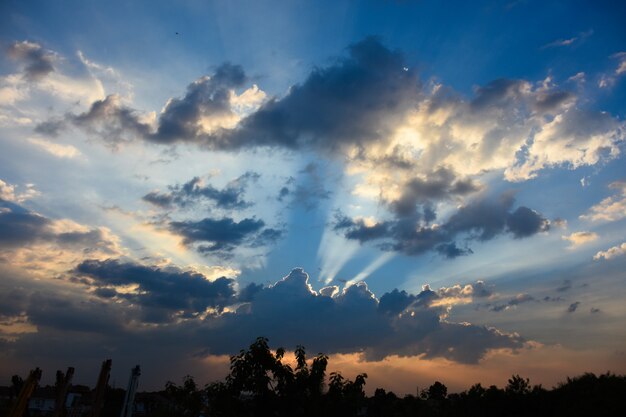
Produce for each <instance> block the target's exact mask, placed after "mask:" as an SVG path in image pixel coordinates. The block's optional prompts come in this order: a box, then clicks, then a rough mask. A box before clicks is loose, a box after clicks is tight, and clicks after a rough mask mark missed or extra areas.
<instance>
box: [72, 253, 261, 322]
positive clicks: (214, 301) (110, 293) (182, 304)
mask: <svg viewBox="0 0 626 417" xmlns="http://www.w3.org/2000/svg"><path fill="white" fill-rule="evenodd" d="M73 273H74V274H75V275H76V276H77V277H82V278H89V279H90V280H91V282H90V284H91V285H93V286H95V287H97V288H96V291H95V294H96V295H97V296H99V297H102V298H113V297H117V298H118V299H124V300H128V301H129V302H131V303H133V304H135V305H140V306H142V307H143V308H144V309H146V310H147V311H148V312H149V313H152V316H151V317H159V318H160V319H165V318H168V319H169V318H171V316H172V315H174V314H175V313H176V314H178V315H180V314H182V315H183V316H192V315H194V314H201V313H203V312H204V311H205V310H206V309H207V308H209V307H211V308H215V309H218V310H221V309H223V308H224V307H225V306H228V305H231V304H233V303H234V302H235V290H234V284H235V281H234V280H232V279H230V278H224V277H222V278H217V279H216V280H213V281H210V280H208V279H207V277H206V276H204V275H202V274H200V273H198V272H189V271H183V270H180V269H178V268H175V267H167V268H159V267H156V266H146V265H141V264H137V263H131V262H121V261H119V260H117V259H108V260H104V261H99V260H87V261H83V262H81V263H80V264H79V265H78V266H76V268H75V269H74V271H73ZM129 285H130V286H133V285H134V286H137V289H136V290H135V291H132V292H125V291H124V292H120V291H117V290H116V289H115V288H116V287H124V286H129ZM247 291H248V293H249V292H250V291H252V290H251V289H248V290H247ZM152 309H156V310H157V311H151V310H152ZM164 310H165V311H164ZM154 313H161V314H158V315H156V314H154ZM153 320H154V318H153ZM158 321H160V320H158Z"/></svg>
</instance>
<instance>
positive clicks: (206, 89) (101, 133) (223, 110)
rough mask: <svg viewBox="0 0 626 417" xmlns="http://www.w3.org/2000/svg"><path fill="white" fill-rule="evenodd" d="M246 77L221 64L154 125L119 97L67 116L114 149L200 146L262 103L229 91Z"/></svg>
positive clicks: (248, 93) (255, 96)
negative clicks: (142, 144)
mask: <svg viewBox="0 0 626 417" xmlns="http://www.w3.org/2000/svg"><path fill="white" fill-rule="evenodd" d="M246 80H247V77H246V75H245V73H244V72H243V70H242V69H241V67H240V66H238V65H231V64H228V63H226V64H222V65H221V66H220V67H218V68H217V69H216V71H215V73H214V74H213V75H211V76H204V77H201V78H199V79H198V80H196V81H194V82H193V83H191V84H189V86H188V87H187V91H186V93H185V95H184V96H183V97H182V98H171V99H170V100H168V102H167V103H166V104H165V107H164V108H163V110H162V111H161V113H160V114H159V116H158V119H157V120H156V121H153V120H150V118H149V117H147V116H142V115H140V113H139V112H137V111H136V110H134V109H132V108H130V107H129V106H128V105H126V104H125V103H124V101H123V100H122V98H121V97H120V96H119V95H115V94H112V95H108V96H107V97H106V98H104V99H101V100H97V101H95V102H93V103H92V104H91V107H90V108H89V110H88V111H86V112H84V113H81V114H78V115H68V117H67V119H68V120H69V121H70V122H71V123H73V124H74V125H76V126H77V127H79V128H82V129H84V130H86V131H87V132H89V133H91V134H92V135H95V136H98V137H100V138H102V139H103V140H104V141H105V142H106V143H108V144H110V145H111V146H113V147H116V146H118V145H120V144H121V143H124V142H129V141H131V140H134V139H135V138H141V139H144V140H146V141H149V142H154V143H159V144H172V143H176V142H195V143H199V144H201V143H202V142H204V141H206V138H207V137H210V136H211V135H212V134H213V133H214V132H216V131H222V130H224V129H226V128H232V127H233V126H235V125H236V124H237V123H238V122H239V120H240V119H241V113H242V112H249V111H250V108H256V107H258V106H259V105H260V103H261V102H262V101H263V100H264V99H265V94H264V93H263V92H262V91H260V90H259V89H258V87H256V86H253V87H251V88H249V89H247V90H245V91H244V92H243V93H241V94H240V95H237V94H236V93H235V89H236V88H239V87H241V86H242V85H243V83H244V82H245V81H246Z"/></svg>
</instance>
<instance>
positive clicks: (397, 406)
mask: <svg viewBox="0 0 626 417" xmlns="http://www.w3.org/2000/svg"><path fill="white" fill-rule="evenodd" d="M284 356H285V350H284V349H283V348H279V349H276V350H275V351H272V350H271V349H270V347H269V343H268V340H267V339H265V338H262V337H261V338H258V339H256V340H255V341H254V343H252V344H251V345H250V346H249V347H248V349H245V350H241V351H240V352H239V353H238V354H237V355H233V356H231V358H230V373H229V374H228V376H227V377H226V378H225V379H224V380H223V381H218V382H213V383H211V384H208V385H206V386H205V387H203V388H201V387H199V386H198V384H197V383H196V381H195V380H194V378H193V377H192V376H189V375H187V376H186V377H184V378H183V381H182V384H181V385H178V384H176V383H174V382H171V381H168V382H167V383H166V385H165V389H164V390H163V391H160V392H153V393H138V395H137V400H136V402H140V403H141V404H142V410H143V413H142V414H141V415H142V416H151V417H199V416H207V417H208V416H210V417H231V416H237V417H255V416H260V417H266V416H267V417H270V416H271V417H274V416H275V417H282V416H285V417H287V416H289V417H313V416H316V417H317V416H325V417H326V416H327V417H352V416H354V417H356V416H358V417H404V416H407V417H408V416H413V417H414V416H419V417H456V416H459V417H479V416H480V417H526V416H539V417H541V416H557V417H559V416H563V417H565V416H567V417H578V416H602V417H613V416H615V417H617V416H619V417H624V416H626V376H619V375H614V374H610V373H607V374H604V375H600V376H596V375H594V374H592V373H586V374H584V375H581V376H578V377H575V378H567V380H566V381H565V382H563V383H560V384H559V385H558V386H557V387H555V388H553V389H551V390H547V389H544V388H543V387H542V386H541V385H534V386H533V385H531V383H530V380H529V379H528V378H523V377H521V376H520V375H512V376H511V378H510V379H509V380H508V383H507V385H506V386H505V387H504V388H498V387H496V386H495V385H491V386H489V387H488V388H485V387H483V386H482V385H481V384H479V383H478V384H474V385H472V386H471V387H470V388H469V389H468V390H467V391H463V392H460V393H448V388H447V387H446V386H445V385H444V384H443V383H442V382H440V381H435V382H434V383H433V384H432V385H431V386H429V387H428V388H427V389H423V390H422V391H421V392H419V395H417V396H415V395H406V396H404V397H398V396H397V395H396V394H394V393H393V392H388V391H385V390H384V389H382V388H377V389H376V390H375V391H374V394H373V395H372V396H371V397H367V396H366V395H365V392H364V387H365V383H366V380H367V374H364V373H362V374H359V375H357V376H356V377H355V378H354V380H350V379H347V378H345V377H344V376H343V375H342V374H341V373H340V372H332V373H330V375H329V376H328V379H327V378H326V368H327V366H328V357H327V356H326V355H323V354H321V353H320V354H318V355H317V356H315V357H313V358H312V359H307V356H306V351H305V348H304V347H303V346H296V348H295V351H294V356H295V361H293V362H290V361H285V358H284ZM289 363H292V364H293V366H292V365H290V364H289ZM57 380H58V378H57ZM11 383H12V386H11V387H4V388H6V392H13V391H15V390H16V388H19V387H20V386H21V384H23V381H22V380H21V378H20V377H19V376H17V375H16V376H14V377H13V378H12V380H11ZM326 384H327V385H326ZM57 385H58V384H57ZM44 388H47V389H49V390H52V391H53V388H54V387H44ZM83 388H84V389H83V390H82V391H83V392H85V391H87V392H88V391H89V389H88V388H87V387H83ZM123 398H124V390H121V389H112V388H110V387H109V388H108V389H107V391H106V396H105V405H104V409H103V414H102V415H103V416H113V417H115V416H118V415H119V411H120V409H121V405H122V401H123ZM9 405H10V400H9V401H5V402H4V403H0V411H4V412H6V410H8V407H9ZM137 415H139V414H137Z"/></svg>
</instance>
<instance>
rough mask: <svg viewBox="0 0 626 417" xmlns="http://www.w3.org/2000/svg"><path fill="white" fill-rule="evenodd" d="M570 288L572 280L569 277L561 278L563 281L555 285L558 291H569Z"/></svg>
mask: <svg viewBox="0 0 626 417" xmlns="http://www.w3.org/2000/svg"><path fill="white" fill-rule="evenodd" d="M571 288H572V281H571V280H569V279H565V280H563V283H562V284H561V285H559V286H558V287H557V289H556V290H557V291H558V292H565V291H569V290H570V289H571Z"/></svg>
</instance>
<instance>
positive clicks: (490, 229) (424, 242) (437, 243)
mask: <svg viewBox="0 0 626 417" xmlns="http://www.w3.org/2000/svg"><path fill="white" fill-rule="evenodd" d="M514 202H515V199H514V198H513V196H512V195H511V194H510V193H505V194H502V195H501V196H500V197H499V198H496V199H492V198H484V197H483V198H478V199H475V200H473V201H471V202H470V203H469V204H467V205H465V206H463V207H461V208H460V209H458V210H457V212H456V213H454V214H453V215H452V216H451V217H450V218H449V219H448V221H447V222H444V223H443V224H441V225H438V226H429V225H427V224H424V223H423V222H422V221H421V220H422V219H421V216H419V215H414V216H411V217H404V218H399V219H396V220H387V221H381V222H379V223H376V224H374V225H371V224H366V223H365V222H364V221H363V220H361V219H355V220H353V219H350V218H348V217H346V216H343V215H341V214H339V215H338V216H337V217H336V219H335V223H334V229H335V230H336V231H340V232H342V233H343V235H344V236H345V237H346V238H347V239H351V240H358V241H359V242H361V243H364V242H367V241H370V240H383V241H384V243H382V244H381V245H380V247H381V248H382V249H385V250H393V251H399V252H402V253H405V254H407V255H420V254H422V253H424V252H427V251H430V250H435V251H437V252H439V253H440V254H442V255H443V256H446V257H448V258H454V257H456V256H460V255H467V254H471V253H472V250H471V249H470V248H469V247H466V246H464V247H459V245H458V244H457V243H456V241H455V239H457V238H458V237H460V236H465V240H466V241H471V240H478V241H487V240H490V239H493V238H494V237H496V236H498V235H500V234H503V233H506V232H508V233H511V234H512V235H513V237H515V238H523V237H528V236H532V235H533V234H536V233H538V232H541V231H545V230H547V229H548V228H549V222H548V221H547V220H546V219H545V218H544V217H542V216H541V215H540V214H538V213H537V212H535V211H534V210H531V209H529V208H527V207H523V206H522V207H518V208H517V209H516V210H515V211H511V209H512V206H513V204H514Z"/></svg>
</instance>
